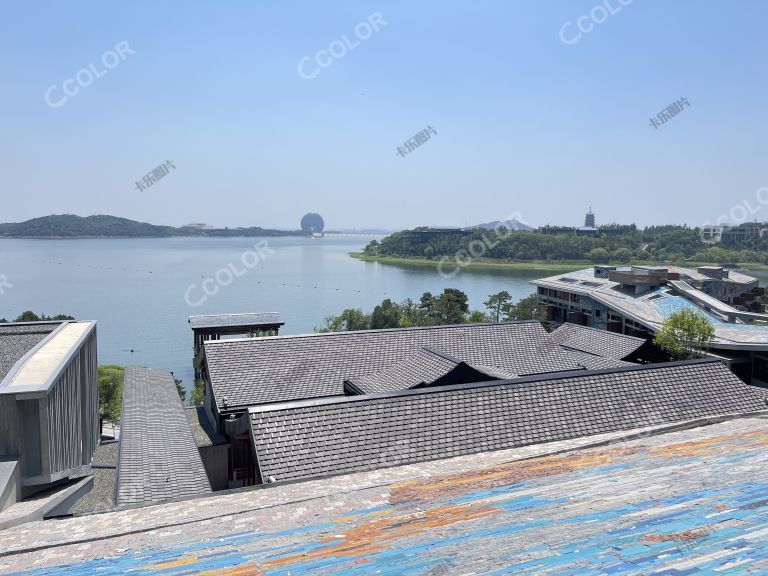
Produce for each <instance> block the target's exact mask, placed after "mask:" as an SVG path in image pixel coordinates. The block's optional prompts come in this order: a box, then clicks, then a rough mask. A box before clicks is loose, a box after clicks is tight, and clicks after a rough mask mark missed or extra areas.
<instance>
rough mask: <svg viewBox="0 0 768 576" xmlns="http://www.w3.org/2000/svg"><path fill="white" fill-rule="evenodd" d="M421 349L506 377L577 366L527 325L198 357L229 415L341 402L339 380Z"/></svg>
mask: <svg viewBox="0 0 768 576" xmlns="http://www.w3.org/2000/svg"><path fill="white" fill-rule="evenodd" d="M425 346H428V347H432V348H435V349H437V350H439V351H440V352H443V353H445V354H448V355H450V356H454V357H456V358H458V359H460V360H462V361H464V362H466V363H467V364H471V365H478V366H489V367H494V368H496V369H498V370H501V371H503V372H506V373H509V374H519V375H525V374H539V373H544V372H558V371H567V370H577V369H580V368H581V366H580V365H579V364H580V363H581V362H582V359H580V358H577V357H576V356H574V355H573V354H570V353H568V351H566V350H563V349H562V348H561V347H560V346H559V345H558V344H556V343H555V342H553V341H552V340H551V339H550V338H549V335H548V334H547V332H546V330H544V328H543V327H542V325H541V324H540V323H539V322H535V321H530V322H505V323H498V324H465V325H457V326H435V327H429V328H406V329H394V330H363V331H359V332H338V333H330V334H305V335H300V336H275V337H268V338H248V339H236V340H219V341H209V342H206V343H205V355H206V360H207V364H208V370H209V374H210V379H211V383H212V387H213V392H214V397H215V399H216V402H217V404H218V406H219V407H220V408H223V403H224V399H226V402H227V406H228V407H230V408H232V407H236V406H241V407H245V406H252V405H257V404H266V403H272V402H283V401H288V400H297V399H304V398H319V397H323V396H326V397H327V396H336V395H343V394H344V381H345V380H349V379H351V378H358V379H359V378H363V377H366V376H369V375H372V374H376V373H379V372H382V371H384V370H388V369H391V368H393V367H394V366H396V365H398V364H401V363H403V362H405V361H407V360H408V359H409V358H411V357H412V356H414V354H416V353H418V351H419V350H421V349H422V348H423V347H425ZM600 362H601V364H603V363H605V362H609V363H610V364H611V365H612V366H617V364H616V363H615V362H612V361H610V360H605V359H603V360H602V361H600Z"/></svg>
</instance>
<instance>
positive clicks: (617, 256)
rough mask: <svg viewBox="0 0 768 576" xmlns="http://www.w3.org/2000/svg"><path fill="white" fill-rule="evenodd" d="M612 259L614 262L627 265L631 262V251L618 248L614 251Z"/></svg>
mask: <svg viewBox="0 0 768 576" xmlns="http://www.w3.org/2000/svg"><path fill="white" fill-rule="evenodd" d="M613 259H614V260H615V261H616V262H621V263H623V264H629V262H630V261H631V260H632V250H630V249H629V248H625V247H622V248H619V249H618V250H615V251H614V253H613Z"/></svg>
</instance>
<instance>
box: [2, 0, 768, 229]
mask: <svg viewBox="0 0 768 576" xmlns="http://www.w3.org/2000/svg"><path fill="white" fill-rule="evenodd" d="M601 6H602V8H600V7H601ZM0 14H1V15H2V18H0V50H1V51H2V53H4V54H6V57H5V58H3V59H2V60H0V72H2V73H3V75H4V77H5V78H6V79H7V80H8V83H7V85H6V86H5V89H4V90H3V91H2V92H0V106H2V109H3V111H4V114H3V117H2V121H0V134H2V135H3V137H2V139H1V140H2V145H1V147H0V167H2V169H3V173H4V174H5V180H4V188H5V190H6V192H5V196H4V197H5V198H6V202H5V203H4V210H3V216H2V217H0V220H2V221H4V222H20V221H24V220H28V219H30V218H35V217H40V216H45V215H49V214H61V213H75V214H79V215H83V216H87V215H92V214H110V215H115V216H121V217H125V218H130V219H133V220H139V221H143V222H150V223H153V224H166V225H173V226H180V225H184V224H188V223H191V222H205V223H208V224H211V225H214V226H217V227H224V226H228V227H230V228H234V227H247V226H262V227H265V228H281V229H294V228H296V227H297V225H298V222H299V220H300V218H301V216H302V215H303V214H304V213H306V212H319V213H320V214H321V215H322V216H323V217H324V219H325V221H326V224H327V227H328V228H335V229H353V228H369V229H374V228H376V229H391V230H397V229H403V228H412V227H414V226H420V225H433V226H464V225H466V224H470V225H471V224H478V223H482V222H488V221H493V220H504V219H506V218H507V217H508V216H510V215H511V214H514V213H517V214H518V215H519V219H520V220H521V221H523V222H525V223H527V224H529V225H532V226H540V225H544V224H558V225H571V226H577V225H581V224H583V219H584V213H585V212H586V211H587V209H588V208H589V206H592V209H593V211H594V212H595V214H596V216H597V223H598V224H606V223H610V222H619V223H636V224H637V225H638V226H646V225H650V224H671V223H677V224H683V223H686V224H689V225H691V226H697V225H701V224H703V223H705V222H715V221H716V220H717V219H718V218H720V217H721V216H722V215H724V214H725V215H727V214H731V215H734V216H738V215H740V214H741V212H742V210H740V209H739V210H736V212H734V207H737V206H744V205H745V203H747V205H748V206H750V207H751V208H750V210H748V211H747V210H745V211H744V212H749V213H748V217H747V218H746V219H747V220H753V219H758V220H768V209H766V208H765V207H764V204H768V193H767V194H766V202H762V201H759V200H760V199H761V197H760V196H759V194H758V192H757V191H758V190H760V189H763V188H764V187H766V186H768V174H766V171H767V170H766V168H765V161H764V158H765V156H766V152H767V151H768V142H767V140H766V138H765V136H764V134H763V132H764V127H765V126H767V125H768V113H767V112H766V106H765V103H764V94H765V85H766V80H765V71H766V66H765V62H764V60H765V58H764V55H765V54H766V52H767V49H768V39H767V38H766V36H765V34H764V30H763V23H764V22H765V21H766V18H767V17H768V4H765V3H761V2H759V0H745V1H743V2H740V3H738V4H731V5H728V4H724V3H714V2H708V3H703V2H694V1H693V0H683V1H680V2H675V3H667V2H663V1H661V0H656V1H651V0H644V1H642V2H639V1H634V2H633V1H631V0H603V1H602V2H598V1H597V0H590V1H582V0H578V1H571V0H553V1H552V2H549V3H546V4H545V3H520V2H503V1H502V0H494V1H488V2H484V3H482V4H477V3H469V2H454V3H450V4H446V3H438V2H436V1H425V2H420V3H406V2H402V1H392V2H387V3H380V2H370V1H363V2H360V1H356V2H352V1H351V0H347V1H341V2H337V3H334V4H333V5H331V6H326V5H319V4H313V3H300V2H280V3H278V2H259V3H249V2H245V1H231V2H223V3H216V4H213V3H208V2H202V1H197V0H193V1H190V2H187V3H185V4H184V5H183V7H178V6H177V5H173V4H170V3H168V4H157V3H151V2H149V1H147V0H138V1H136V2H132V3H130V4H113V3H109V4H106V3H105V4H95V3H89V2H84V1H75V2H71V3H67V4H60V3H56V2H53V1H42V2H39V3H35V4H29V3H26V2H21V1H20V0H10V1H7V2H4V3H3V5H2V8H0ZM334 53H335V54H336V56H333V54H334ZM10 55H12V56H10ZM83 70H85V72H82V71H83ZM68 80H72V81H70V82H69V83H67V81H68ZM72 92H74V93H72ZM68 94H69V95H68ZM682 99H685V103H686V104H685V105H684V106H683V107H682V108H681V110H680V111H679V113H677V114H676V115H674V116H673V117H671V118H669V120H668V121H666V122H665V123H663V124H662V125H659V126H656V127H655V128H654V127H653V122H652V120H651V119H652V118H654V117H656V115H657V114H658V113H660V112H661V111H662V110H664V109H665V108H667V107H668V106H670V105H673V104H674V103H675V102H678V101H682ZM421 131H429V138H428V139H426V141H423V142H422V143H421V145H419V146H418V147H415V148H414V149H412V150H410V151H408V153H407V154H400V153H398V147H401V149H402V147H403V146H404V142H405V141H407V140H408V139H410V138H412V137H414V136H415V135H416V134H417V133H419V132H421ZM166 162H170V163H172V168H170V169H168V170H169V171H168V173H167V175H165V176H164V177H163V178H161V179H159V180H158V181H156V182H155V183H153V184H152V185H151V186H148V187H146V189H143V190H141V189H140V187H137V186H136V182H140V181H141V180H142V178H143V177H145V176H146V175H147V174H148V173H149V172H151V171H152V170H153V169H155V168H157V167H159V166H160V165H163V164H165V163H166ZM752 208H753V209H754V210H752Z"/></svg>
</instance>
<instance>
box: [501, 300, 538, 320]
mask: <svg viewBox="0 0 768 576" xmlns="http://www.w3.org/2000/svg"><path fill="white" fill-rule="evenodd" d="M546 319H547V307H546V306H545V305H544V304H542V303H541V302H539V297H538V295H536V294H531V295H530V296H526V297H525V298H521V299H520V300H518V301H517V302H516V303H515V304H512V305H511V306H508V307H507V308H506V310H505V311H504V320H539V321H543V320H546Z"/></svg>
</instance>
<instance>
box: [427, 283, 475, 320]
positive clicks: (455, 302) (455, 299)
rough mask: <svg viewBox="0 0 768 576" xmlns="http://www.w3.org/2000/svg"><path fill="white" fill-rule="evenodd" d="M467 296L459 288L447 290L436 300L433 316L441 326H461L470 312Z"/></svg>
mask: <svg viewBox="0 0 768 576" xmlns="http://www.w3.org/2000/svg"><path fill="white" fill-rule="evenodd" d="M468 300H469V299H468V298H467V295H466V294H465V293H464V292H462V291H461V290H459V289H458V288H446V289H445V290H443V293H442V294H440V296H438V297H437V298H435V303H434V308H433V315H434V316H435V317H436V318H437V319H438V323H439V324H461V323H462V322H465V321H466V318H467V313H468V312H469V304H468Z"/></svg>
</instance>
